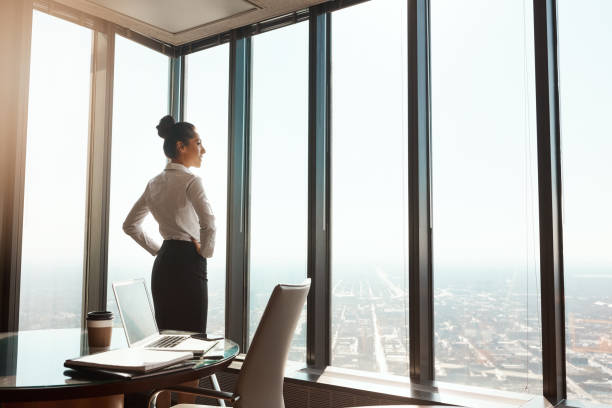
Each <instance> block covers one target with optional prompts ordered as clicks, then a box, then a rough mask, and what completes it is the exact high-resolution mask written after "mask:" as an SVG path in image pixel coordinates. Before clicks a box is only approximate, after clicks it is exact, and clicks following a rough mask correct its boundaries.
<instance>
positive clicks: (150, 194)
mask: <svg viewBox="0 0 612 408" xmlns="http://www.w3.org/2000/svg"><path fill="white" fill-rule="evenodd" d="M149 212H150V213H151V214H153V217H154V218H155V220H156V221H157V223H158V224H159V233H160V234H161V236H162V237H163V238H164V239H174V240H180V241H191V238H194V239H196V240H197V237H198V236H199V238H200V245H201V250H200V255H202V256H203V257H204V258H210V257H212V255H213V250H214V248H215V216H214V215H213V212H212V209H211V208H210V203H209V201H208V198H206V194H205V193H204V186H203V185H202V179H201V178H200V177H198V176H196V175H195V174H193V173H192V172H191V171H189V169H188V168H187V167H185V166H183V165H182V164H177V163H168V164H167V165H166V168H165V169H164V171H163V172H162V173H160V174H159V175H158V176H156V177H155V178H153V179H152V180H151V181H149V183H148V184H147V188H146V189H145V191H144V193H143V194H142V196H140V198H139V199H138V201H136V204H134V207H132V210H131V211H130V213H129V214H128V216H127V218H126V219H125V222H124V223H123V231H125V233H126V234H128V235H129V236H131V237H132V238H133V239H134V240H135V241H136V242H138V244H140V246H142V247H143V248H144V249H146V250H147V251H149V252H150V253H151V254H152V255H156V254H157V252H158V251H159V248H160V245H159V243H157V242H155V241H154V240H153V239H152V238H151V237H150V236H149V235H147V233H146V232H145V231H144V230H143V229H142V221H143V220H144V218H145V217H146V215H147V214H148V213H149Z"/></svg>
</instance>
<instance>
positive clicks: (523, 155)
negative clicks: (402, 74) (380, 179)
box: [431, 0, 542, 394]
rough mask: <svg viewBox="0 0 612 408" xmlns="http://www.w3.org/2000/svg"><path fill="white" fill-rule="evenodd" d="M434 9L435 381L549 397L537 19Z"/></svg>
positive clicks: (474, 3)
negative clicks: (542, 263)
mask: <svg viewBox="0 0 612 408" xmlns="http://www.w3.org/2000/svg"><path fill="white" fill-rule="evenodd" d="M532 8H533V7H532V5H531V3H530V2H529V1H527V0H521V1H516V0H503V1H502V0H500V1H495V2H492V1H489V0H465V1H461V2H457V1H454V0H433V1H432V2H431V86H432V88H431V89H432V91H431V92H432V120H431V123H432V184H433V191H432V193H433V198H432V200H433V206H432V208H433V268H434V318H435V321H434V330H435V345H434V346H435V358H436V361H435V368H436V372H435V376H436V379H437V380H439V381H448V382H457V383H462V384H468V385H476V386H482V387H489V388H495V389H502V390H510V391H517V392H528V393H532V394H538V393H541V391H542V376H541V373H542V355H541V340H540V332H541V324H540V310H539V304H540V303H539V302H540V288H539V245H538V239H539V232H538V231H539V229H538V215H537V214H538V197H537V155H536V126H535V120H536V117H535V91H534V75H535V74H534V66H533V60H534V54H533V15H532V14H533V11H532Z"/></svg>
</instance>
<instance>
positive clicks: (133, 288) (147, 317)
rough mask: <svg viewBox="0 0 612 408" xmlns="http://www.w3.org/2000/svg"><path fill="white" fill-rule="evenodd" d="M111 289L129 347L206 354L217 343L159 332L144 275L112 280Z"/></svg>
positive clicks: (185, 335) (184, 335)
mask: <svg viewBox="0 0 612 408" xmlns="http://www.w3.org/2000/svg"><path fill="white" fill-rule="evenodd" d="M113 292H114V293H115V300H116V301H117V307H118V308H119V315H120V316H121V323H123V329H124V330H125V335H126V337H127V341H128V346H129V347H130V348H144V349H148V350H165V351H191V352H193V353H194V354H205V353H206V352H207V351H209V350H211V349H212V348H213V347H214V346H215V345H216V344H217V343H218V341H211V340H201V339H196V338H193V337H192V335H189V334H179V335H176V334H161V333H160V332H159V329H158V328H157V323H156V322H155V315H154V313H153V305H152V303H151V299H150V298H149V292H148V291H147V287H146V284H145V281H144V279H134V280H131V281H125V282H114V283H113Z"/></svg>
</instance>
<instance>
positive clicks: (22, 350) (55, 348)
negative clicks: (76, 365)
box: [0, 328, 239, 391]
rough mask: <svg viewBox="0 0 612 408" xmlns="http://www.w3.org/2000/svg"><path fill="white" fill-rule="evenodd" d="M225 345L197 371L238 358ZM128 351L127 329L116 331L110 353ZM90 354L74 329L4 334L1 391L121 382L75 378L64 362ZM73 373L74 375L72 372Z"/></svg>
mask: <svg viewBox="0 0 612 408" xmlns="http://www.w3.org/2000/svg"><path fill="white" fill-rule="evenodd" d="M222 341H224V342H225V349H224V357H223V358H222V359H218V360H202V361H201V362H200V363H198V365H197V368H204V367H206V366H207V365H215V364H220V363H222V362H223V361H226V360H228V359H232V358H234V357H235V356H236V355H237V354H238V351H239V347H238V345H237V344H236V343H234V342H232V341H231V340H227V339H225V340H222ZM121 347H127V341H126V339H125V335H124V332H123V328H115V329H113V334H112V338H111V347H110V349H115V348H121ZM87 354H90V350H89V347H88V345H87V332H86V331H85V330H81V329H78V328H74V329H47V330H28V331H21V332H18V333H0V391H2V390H4V391H8V390H9V389H13V390H14V389H16V388H17V389H19V388H38V387H45V388H49V387H62V386H77V387H78V386H79V385H91V384H92V383H95V384H100V383H106V382H114V381H121V379H109V378H104V377H100V378H97V379H92V378H86V379H85V378H83V377H80V378H79V379H77V378H74V377H73V376H71V375H70V374H71V372H72V371H71V370H69V369H67V368H66V367H64V361H66V360H67V359H71V358H76V357H80V356H83V355H87ZM72 373H73V372H72Z"/></svg>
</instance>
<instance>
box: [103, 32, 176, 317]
mask: <svg viewBox="0 0 612 408" xmlns="http://www.w3.org/2000/svg"><path fill="white" fill-rule="evenodd" d="M168 66H169V60H168V57H166V56H165V55H163V54H160V53H158V52H156V51H153V50H151V49H149V48H147V47H145V46H142V45H140V44H137V43H135V42H133V41H130V40H128V39H125V38H123V37H121V36H119V35H117V36H115V78H114V87H113V92H114V95H113V143H112V151H111V156H112V159H111V187H110V210H109V211H110V213H109V233H108V236H109V238H108V296H107V302H108V308H109V310H112V311H114V312H115V313H117V306H116V304H115V297H114V295H113V289H112V286H111V285H112V282H116V281H123V280H128V279H135V278H145V280H146V282H147V288H148V289H149V291H150V290H151V268H152V267H153V261H154V260H155V258H154V257H153V256H151V254H149V253H148V252H147V251H145V250H144V249H143V248H142V247H141V246H140V245H138V244H137V243H136V242H135V241H134V240H132V238H130V237H129V236H128V235H126V234H125V233H124V232H123V228H122V225H123V221H125V217H126V216H127V214H128V212H129V211H130V209H131V208H132V206H133V205H134V203H135V202H136V200H137V199H138V198H139V197H140V196H141V194H142V193H143V192H144V190H145V187H146V185H147V182H148V181H149V180H150V179H152V178H153V177H155V176H156V175H157V174H159V173H160V172H161V171H162V170H163V169H164V166H165V165H166V157H165V156H164V151H163V148H162V146H163V142H164V141H163V139H162V138H160V137H159V136H158V135H157V129H156V128H155V126H157V124H158V123H159V120H160V119H161V117H162V116H164V115H166V114H167V113H168ZM143 228H144V229H145V230H146V231H147V233H149V234H150V235H151V236H152V237H155V238H156V239H157V240H158V242H160V243H161V241H162V238H161V236H160V234H159V231H158V226H157V223H156V222H155V220H154V219H153V216H152V215H151V214H149V215H147V218H146V219H145V221H144V225H143ZM117 316H118V314H117ZM115 325H119V326H120V325H121V320H120V319H115Z"/></svg>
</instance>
